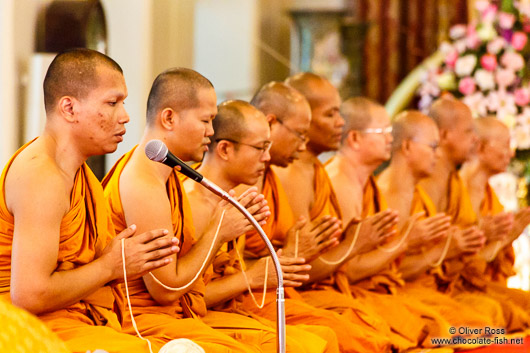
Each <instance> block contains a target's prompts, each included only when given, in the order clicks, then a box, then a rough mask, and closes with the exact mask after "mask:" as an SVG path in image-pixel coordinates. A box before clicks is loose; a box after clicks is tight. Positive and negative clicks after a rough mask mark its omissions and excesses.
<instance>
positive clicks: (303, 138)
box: [276, 119, 309, 143]
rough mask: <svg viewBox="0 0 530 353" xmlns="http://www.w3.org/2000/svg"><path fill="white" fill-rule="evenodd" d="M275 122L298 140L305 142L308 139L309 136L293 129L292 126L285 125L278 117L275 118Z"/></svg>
mask: <svg viewBox="0 0 530 353" xmlns="http://www.w3.org/2000/svg"><path fill="white" fill-rule="evenodd" d="M276 121H277V122H279V123H280V125H281V126H283V127H284V128H286V129H287V131H289V132H290V133H291V134H293V135H295V136H296V137H298V139H299V140H300V142H302V143H307V141H309V138H308V137H307V136H306V135H305V134H302V133H300V132H298V131H296V130H294V129H293V128H290V127H289V126H287V125H285V123H284V122H283V121H281V120H280V119H276Z"/></svg>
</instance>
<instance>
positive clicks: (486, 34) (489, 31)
mask: <svg viewBox="0 0 530 353" xmlns="http://www.w3.org/2000/svg"><path fill="white" fill-rule="evenodd" d="M477 36H478V37H479V38H480V40H481V41H483V42H487V41H489V40H492V39H493V38H495V36H497V31H496V30H495V28H494V27H493V26H492V25H491V24H488V25H482V26H480V28H479V29H478V31H477Z"/></svg>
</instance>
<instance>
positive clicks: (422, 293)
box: [377, 110, 493, 327]
mask: <svg viewBox="0 0 530 353" xmlns="http://www.w3.org/2000/svg"><path fill="white" fill-rule="evenodd" d="M392 138H393V142H392V159H391V161H390V165H389V166H388V167H387V168H386V169H385V170H384V171H383V172H382V173H381V174H380V175H379V177H378V179H377V185H378V186H379V189H380V190H381V193H382V195H383V196H384V198H385V200H386V201H387V203H388V206H389V207H391V208H392V209H395V210H397V211H398V212H399V217H400V221H399V223H398V228H403V227H404V226H405V223H407V221H408V220H409V219H410V218H411V217H414V218H415V221H414V224H413V227H412V228H411V230H410V232H411V233H412V232H420V233H422V234H420V236H415V235H413V234H411V233H409V236H410V237H414V238H416V239H419V240H421V242H419V243H417V244H413V243H409V246H408V248H407V250H406V255H405V256H404V257H403V258H402V260H401V263H400V264H399V270H400V272H401V273H402V275H403V278H404V279H405V280H406V283H405V286H404V287H402V288H400V291H399V292H400V293H403V294H406V295H410V296H412V297H415V298H417V299H419V300H420V301H421V302H423V303H425V304H428V305H431V306H434V307H435V308H436V309H437V310H438V311H439V312H440V313H441V314H442V316H443V317H444V318H446V319H447V320H448V321H449V322H450V323H451V325H452V326H454V327H462V326H466V327H485V326H492V325H493V321H492V320H491V319H490V318H488V317H487V316H484V315H483V314H482V313H480V312H479V311H478V310H474V309H473V308H472V307H469V306H464V305H462V304H461V303H459V302H458V301H456V300H454V299H452V298H451V297H450V296H449V295H447V294H444V293H441V292H438V290H437V286H436V274H437V273H439V271H440V269H439V267H440V265H441V263H442V261H443V260H444V259H446V258H449V257H450V256H452V254H456V255H459V254H460V253H461V252H466V251H467V249H465V248H464V249H462V250H458V249H453V248H452V247H451V245H453V246H454V245H456V244H454V242H452V241H451V240H452V239H451V238H450V237H449V236H448V231H449V226H450V217H448V216H446V215H444V214H443V213H438V214H436V209H435V208H434V207H431V205H430V204H429V203H427V202H425V197H424V194H425V192H424V191H423V190H422V189H421V187H420V186H419V185H418V182H419V181H420V180H421V179H423V178H425V177H428V176H430V175H431V174H432V172H433V171H434V167H435V166H436V161H437V156H438V146H439V142H440V137H439V134H438V128H437V126H436V124H435V123H434V122H433V121H432V119H430V118H429V117H428V116H426V115H424V114H422V113H420V112H418V111H413V110H411V111H404V112H402V113H400V114H399V115H398V116H396V117H395V118H394V121H393V123H392ZM418 214H420V217H418V216H417V215H418ZM451 231H456V230H455V229H452V230H451ZM465 240H467V239H465Z"/></svg>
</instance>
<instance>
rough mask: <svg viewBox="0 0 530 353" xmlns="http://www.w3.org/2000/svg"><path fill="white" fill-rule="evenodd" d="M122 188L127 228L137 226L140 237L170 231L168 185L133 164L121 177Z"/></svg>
mask: <svg viewBox="0 0 530 353" xmlns="http://www.w3.org/2000/svg"><path fill="white" fill-rule="evenodd" d="M119 188H120V198H121V203H122V207H123V210H124V212H125V219H126V222H127V224H129V225H130V224H136V225H137V226H138V232H139V233H141V232H143V231H149V230H151V229H155V228H166V227H167V221H168V220H169V221H170V220H171V206H170V204H169V198H168V194H167V191H166V183H165V182H164V181H162V180H160V178H157V176H156V174H155V173H153V172H152V171H151V170H150V169H149V168H145V167H143V166H141V165H139V164H137V163H135V161H134V160H131V161H130V162H129V163H128V164H127V165H126V166H125V168H124V170H123V172H122V174H121V176H120V180H119ZM169 223H170V222H169ZM142 225H144V226H146V229H142Z"/></svg>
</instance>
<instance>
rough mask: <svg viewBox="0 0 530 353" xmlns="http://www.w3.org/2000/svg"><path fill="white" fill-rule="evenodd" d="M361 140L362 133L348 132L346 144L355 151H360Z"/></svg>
mask: <svg viewBox="0 0 530 353" xmlns="http://www.w3.org/2000/svg"><path fill="white" fill-rule="evenodd" d="M360 140H361V133H360V132H359V131H357V130H350V131H348V134H347V135H346V143H347V144H348V146H349V147H350V148H352V149H354V150H358V149H359V147H360V146H361V144H360Z"/></svg>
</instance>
